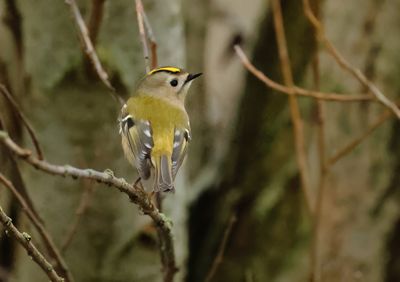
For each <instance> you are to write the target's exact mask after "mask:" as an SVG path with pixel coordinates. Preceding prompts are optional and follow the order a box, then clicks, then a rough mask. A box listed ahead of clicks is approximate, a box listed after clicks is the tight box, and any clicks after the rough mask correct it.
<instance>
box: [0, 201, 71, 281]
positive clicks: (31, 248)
mask: <svg viewBox="0 0 400 282" xmlns="http://www.w3.org/2000/svg"><path fill="white" fill-rule="evenodd" d="M0 222H1V223H2V224H3V225H4V227H5V229H6V230H7V232H8V234H10V235H11V236H13V237H14V238H15V239H16V240H17V241H18V242H19V243H20V244H21V245H22V247H24V248H25V249H26V251H27V252H28V255H29V256H30V257H31V258H32V259H33V260H34V261H35V262H36V263H37V264H38V265H39V266H40V268H41V269H42V270H43V271H44V272H45V273H46V275H47V276H48V277H49V279H50V281H54V282H63V281H64V279H63V278H62V277H60V276H59V275H58V274H57V272H56V271H55V270H54V268H53V266H52V265H51V264H50V263H49V262H48V261H47V260H46V258H45V257H44V256H43V254H41V253H40V252H39V250H38V249H37V248H36V246H35V245H34V244H33V243H32V242H31V236H30V235H29V234H27V233H25V232H22V233H21V232H20V231H19V230H18V229H17V228H16V227H15V226H14V224H13V223H12V219H11V218H10V217H8V216H7V214H5V212H4V211H3V209H2V208H1V207H0Z"/></svg>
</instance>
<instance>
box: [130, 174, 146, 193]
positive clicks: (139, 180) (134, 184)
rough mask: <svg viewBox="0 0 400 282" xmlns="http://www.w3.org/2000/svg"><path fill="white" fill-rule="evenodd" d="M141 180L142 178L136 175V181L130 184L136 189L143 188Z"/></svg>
mask: <svg viewBox="0 0 400 282" xmlns="http://www.w3.org/2000/svg"><path fill="white" fill-rule="evenodd" d="M141 180H142V178H140V177H138V178H137V179H136V181H135V182H134V183H133V184H132V186H133V187H135V188H137V189H141V190H144V189H143V185H142V181H141Z"/></svg>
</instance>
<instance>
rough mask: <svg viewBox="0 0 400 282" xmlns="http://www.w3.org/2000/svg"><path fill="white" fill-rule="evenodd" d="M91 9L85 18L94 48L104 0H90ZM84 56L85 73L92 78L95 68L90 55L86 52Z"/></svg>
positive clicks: (101, 18)
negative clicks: (87, 17) (86, 18)
mask: <svg viewBox="0 0 400 282" xmlns="http://www.w3.org/2000/svg"><path fill="white" fill-rule="evenodd" d="M91 2H92V4H91V9H90V15H89V19H88V20H87V29H88V34H89V39H90V41H91V42H92V44H93V48H96V43H97V38H98V36H99V32H100V26H101V22H102V20H103V14H104V2H105V0H91ZM83 56H84V67H85V71H86V74H87V76H88V77H89V78H93V77H94V76H96V75H97V74H95V72H96V70H95V69H94V68H93V64H92V61H91V60H90V57H89V56H87V55H86V54H84V55H83Z"/></svg>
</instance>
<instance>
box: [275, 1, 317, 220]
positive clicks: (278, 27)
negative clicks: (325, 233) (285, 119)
mask: <svg viewBox="0 0 400 282" xmlns="http://www.w3.org/2000/svg"><path fill="white" fill-rule="evenodd" d="M272 10H273V18H274V27H275V33H276V39H277V42H278V51H279V58H280V62H281V69H282V75H283V80H284V82H285V85H286V86H287V87H288V88H289V90H290V92H289V93H290V94H291V95H289V106H290V116H291V119H292V123H293V134H294V143H295V150H296V160H297V165H298V167H299V171H300V179H301V186H302V188H303V193H304V198H305V202H306V205H307V208H308V210H309V212H310V214H311V215H313V212H314V205H313V200H312V196H311V190H310V188H311V187H310V181H309V172H308V164H307V157H306V151H305V144H304V131H303V120H302V118H301V113H300V109H299V105H298V101H297V98H296V94H295V92H294V91H293V86H294V81H293V75H292V70H291V66H290V59H289V55H288V50H287V44H286V37H285V30H284V26H283V19H282V10H281V4H280V0H273V1H272Z"/></svg>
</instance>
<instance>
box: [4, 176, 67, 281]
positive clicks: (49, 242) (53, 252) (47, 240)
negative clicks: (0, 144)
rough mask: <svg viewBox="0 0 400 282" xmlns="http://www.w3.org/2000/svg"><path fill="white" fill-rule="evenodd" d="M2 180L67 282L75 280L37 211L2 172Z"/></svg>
mask: <svg viewBox="0 0 400 282" xmlns="http://www.w3.org/2000/svg"><path fill="white" fill-rule="evenodd" d="M0 182H1V183H3V185H4V186H5V187H6V188H7V189H8V190H10V191H11V193H12V194H13V195H14V196H15V198H16V199H17V201H18V202H19V204H20V205H21V207H22V209H23V211H24V212H25V213H26V215H27V216H28V218H29V220H30V221H31V222H32V224H33V226H34V227H35V228H36V230H37V231H38V232H39V234H40V236H41V237H42V240H43V242H44V245H45V246H46V249H47V252H48V253H49V254H50V256H51V257H52V258H53V259H54V260H55V261H56V263H57V266H58V268H59V269H60V272H61V273H62V275H63V276H64V277H65V280H66V281H67V282H73V281H74V279H73V277H72V274H71V272H70V271H69V269H68V266H67V264H66V263H65V261H64V259H63V257H62V256H61V254H60V251H59V250H58V248H57V247H56V245H55V244H54V242H53V239H52V238H51V236H50V234H49V233H48V232H47V230H46V228H45V227H44V225H43V224H42V223H41V222H40V220H39V219H38V218H37V217H36V215H35V213H34V212H33V211H32V210H31V208H30V206H29V205H28V203H27V202H26V201H25V199H24V197H23V196H22V195H21V194H20V193H19V192H18V190H17V189H16V188H15V187H14V185H13V184H12V182H11V181H10V180H8V179H7V178H6V177H5V176H4V175H3V174H2V173H0Z"/></svg>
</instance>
